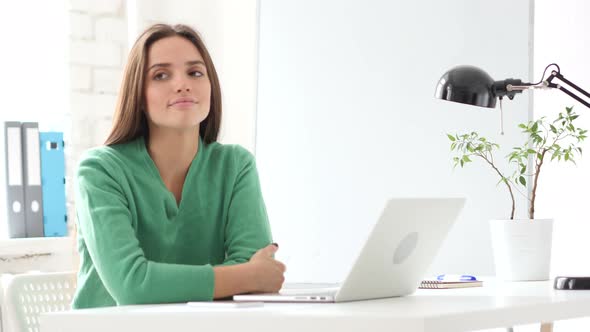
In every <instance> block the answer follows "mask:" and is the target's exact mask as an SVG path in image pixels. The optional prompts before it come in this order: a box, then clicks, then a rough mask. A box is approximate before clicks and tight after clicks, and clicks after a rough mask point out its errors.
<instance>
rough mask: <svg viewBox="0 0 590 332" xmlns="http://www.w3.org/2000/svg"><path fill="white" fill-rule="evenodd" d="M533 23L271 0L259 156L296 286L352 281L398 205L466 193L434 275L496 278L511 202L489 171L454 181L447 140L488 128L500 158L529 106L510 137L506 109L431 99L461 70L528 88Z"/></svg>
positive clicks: (515, 141)
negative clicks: (494, 239) (499, 230)
mask: <svg viewBox="0 0 590 332" xmlns="http://www.w3.org/2000/svg"><path fill="white" fill-rule="evenodd" d="M506 8H510V10H506ZM530 19H531V15H530V3H529V1H517V2H515V1H509V0H502V1H496V2H493V3H490V2H483V1H470V0H452V1H444V2H439V1H427V0H421V1H412V2H410V1H405V2H398V1H396V2H389V1H336V0H330V1H329V0H325V1H319V2H318V1H312V0H297V1H295V0H292V1H289V0H282V1H277V0H269V1H265V0H261V1H260V39H259V45H260V51H259V52H260V53H259V56H260V58H259V78H258V79H259V93H258V123H257V126H258V129H257V141H256V143H257V147H256V152H257V160H258V165H259V169H260V173H261V178H262V185H263V190H264V194H265V198H266V203H267V207H268V212H269V215H270V218H271V224H272V226H273V233H274V236H275V240H276V241H277V242H278V243H279V244H280V245H281V249H280V250H279V255H278V257H279V258H280V259H283V260H284V261H285V262H286V263H287V266H288V267H289V268H288V272H287V280H291V281H295V280H296V281H312V280H313V281H339V280H341V279H342V278H343V277H344V274H345V273H346V272H347V269H348V267H349V265H350V263H351V261H352V259H353V258H354V257H355V254H356V252H357V250H358V248H359V246H360V245H361V243H362V241H363V240H364V238H365V236H366V234H367V232H368V231H369V229H370V226H371V225H372V224H373V223H374V222H375V221H376V219H377V217H378V215H379V212H380V209H381V208H382V207H383V204H384V202H385V200H386V199H387V198H388V197H396V196H397V197H407V196H410V197H412V196H466V197H467V198H468V202H467V205H466V207H465V209H464V211H463V213H462V215H461V217H460V218H459V220H458V222H457V224H456V226H455V228H454V229H453V230H452V231H451V233H450V235H449V237H448V239H447V241H446V242H445V244H444V246H443V248H442V249H441V250H440V252H439V255H438V257H437V259H436V261H435V263H434V264H433V266H432V268H431V272H432V273H435V272H441V273H475V274H486V275H491V274H493V273H494V270H493V260H492V253H491V245H490V240H489V231H488V220H489V219H493V218H507V217H508V216H509V211H510V203H509V196H508V194H507V193H506V192H505V189H504V188H503V187H501V186H499V187H496V182H497V181H498V179H497V178H496V177H495V175H494V173H493V172H492V171H491V170H490V169H489V168H487V167H486V166H485V165H483V164H482V163H475V164H473V165H470V167H468V168H466V169H457V170H456V171H453V170H452V162H451V155H450V154H449V143H448V139H447V138H446V135H445V133H447V132H450V133H455V132H465V131H471V130H476V131H479V132H480V133H482V134H483V135H485V136H487V137H489V138H490V139H492V140H495V141H497V142H498V143H500V144H501V145H502V146H503V147H504V148H505V149H504V150H503V151H502V152H501V153H499V154H498V159H501V157H502V156H503V155H505V154H507V152H508V150H509V149H510V148H511V147H512V146H516V145H520V139H519V138H520V131H519V130H518V129H517V128H516V124H517V123H520V122H526V121H527V119H528V114H529V109H528V105H529V99H528V98H526V97H521V98H517V99H515V100H514V101H513V102H510V103H506V106H505V113H504V119H505V132H506V135H504V136H500V135H499V132H500V127H499V125H500V124H499V121H500V114H499V112H498V111H492V110H486V109H480V108H474V107H470V106H465V105H459V104H455V103H448V102H442V101H439V100H435V99H434V97H433V94H434V88H435V85H436V82H437V81H438V79H439V77H440V76H441V75H442V74H443V73H444V72H445V71H446V70H447V69H449V68H451V67H453V66H455V65H458V64H472V65H476V66H479V67H482V68H485V70H486V71H488V73H490V75H492V77H495V78H496V79H504V78H508V77H518V78H522V79H523V80H528V79H529V71H530V62H531V60H530V59H531V49H530V48H531V44H530V36H529V34H530V33H531V30H530V29H531V25H532V22H531V21H530ZM501 22H510V24H503V23H501ZM519 204H520V209H521V210H520V213H518V215H519V216H524V215H525V211H526V205H525V202H524V201H523V199H522V198H520V199H519Z"/></svg>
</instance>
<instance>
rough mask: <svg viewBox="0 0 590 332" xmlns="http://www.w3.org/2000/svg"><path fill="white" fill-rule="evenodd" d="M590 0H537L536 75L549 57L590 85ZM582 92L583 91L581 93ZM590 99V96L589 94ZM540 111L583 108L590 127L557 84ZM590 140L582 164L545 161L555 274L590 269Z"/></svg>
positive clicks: (542, 199) (542, 188) (543, 199)
mask: <svg viewBox="0 0 590 332" xmlns="http://www.w3.org/2000/svg"><path fill="white" fill-rule="evenodd" d="M588 13H590V3H589V2H588V1H586V0H562V1H551V0H537V1H536V3H535V49H534V50H535V70H534V74H535V81H537V80H539V79H540V78H541V74H542V72H543V69H544V68H545V66H546V65H548V64H549V63H553V62H555V63H557V64H559V66H560V67H561V73H562V74H563V75H564V76H565V77H566V78H567V79H569V80H570V81H572V82H573V83H575V84H577V85H578V86H580V87H581V88H583V89H584V90H586V91H590V75H589V73H590V62H589V61H588V59H589V58H590V36H589V35H588V33H587V31H590V21H588ZM580 96H581V95H580ZM586 100H587V101H590V98H586ZM534 103H535V106H534V111H535V117H540V116H547V117H548V118H550V119H551V118H555V117H556V116H557V114H558V113H559V112H563V111H564V108H565V107H566V106H574V111H576V112H577V113H578V114H580V117H579V118H578V119H577V120H576V122H578V124H577V126H579V127H582V128H585V129H590V109H588V108H587V107H585V106H584V105H582V104H580V103H578V102H576V101H575V100H574V99H572V98H570V97H569V96H567V95H566V94H564V93H563V92H561V91H557V90H550V91H535V102H534ZM588 146H589V145H588V142H585V143H584V144H583V150H584V151H585V152H584V153H585V155H584V156H582V158H578V160H577V166H574V165H573V164H570V163H567V164H566V163H550V164H546V165H545V166H543V170H542V172H541V176H540V180H539V183H540V185H539V190H538V198H537V204H536V210H537V215H538V216H539V217H543V216H545V217H552V218H555V224H554V235H553V257H552V265H551V274H552V275H553V276H556V275H585V276H588V275H590V262H589V260H588V259H587V255H586V254H587V253H588V252H590V241H589V238H590V236H589V234H590V205H589V204H588V190H587V188H588V187H589V186H590V159H588V158H589V155H588ZM589 326H590V319H580V320H570V321H563V322H558V323H557V324H556V325H555V331H556V332H557V331H587V330H588V327H589Z"/></svg>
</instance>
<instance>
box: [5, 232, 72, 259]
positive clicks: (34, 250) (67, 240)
mask: <svg viewBox="0 0 590 332" xmlns="http://www.w3.org/2000/svg"><path fill="white" fill-rule="evenodd" d="M74 250H75V243H74V239H73V238H72V237H69V236H68V237H36V238H23V239H2V240H0V256H12V255H23V254H44V253H65V252H68V253H70V252H73V251H74Z"/></svg>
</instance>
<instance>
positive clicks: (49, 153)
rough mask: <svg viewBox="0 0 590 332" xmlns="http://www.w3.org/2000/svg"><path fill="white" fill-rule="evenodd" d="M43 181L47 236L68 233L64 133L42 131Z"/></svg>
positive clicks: (44, 218) (44, 229)
mask: <svg viewBox="0 0 590 332" xmlns="http://www.w3.org/2000/svg"><path fill="white" fill-rule="evenodd" d="M39 138H40V139H41V183H42V189H43V231H44V233H45V236H47V237H49V236H66V235H67V229H68V228H67V212H66V190H65V181H66V180H65V160H64V159H65V158H64V141H63V134H62V133H60V132H41V133H39Z"/></svg>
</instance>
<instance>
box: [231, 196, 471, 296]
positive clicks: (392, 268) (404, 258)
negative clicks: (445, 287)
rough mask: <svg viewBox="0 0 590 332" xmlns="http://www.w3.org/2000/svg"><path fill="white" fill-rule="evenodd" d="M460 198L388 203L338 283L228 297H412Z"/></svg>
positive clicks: (455, 214)
mask: <svg viewBox="0 0 590 332" xmlns="http://www.w3.org/2000/svg"><path fill="white" fill-rule="evenodd" d="M464 204H465V198H394V199H390V200H389V201H388V202H387V204H386V205H385V208H384V209H383V212H382V214H381V217H380V218H379V220H378V221H377V222H376V223H375V225H374V226H373V229H372V230H371V232H370V234H369V237H368V238H367V240H366V242H365V244H364V245H363V247H362V249H361V250H360V253H359V255H358V256H357V258H356V260H355V261H354V264H353V265H352V267H351V268H350V271H349V273H348V275H347V276H346V278H345V279H344V282H342V283H341V284H332V285H327V286H328V287H325V286H326V285H325V284H324V285H315V284H296V285H289V284H285V286H284V287H283V288H282V289H281V290H280V291H279V292H278V293H266V294H242V295H234V297H233V300H234V301H237V302H252V301H256V302H260V301H262V302H347V301H358V300H369V299H379V298H387V297H396V296H404V295H409V294H412V293H413V292H415V291H416V289H417V288H418V286H419V284H420V282H421V281H422V279H423V278H424V276H425V273H426V270H427V269H428V267H429V266H430V264H431V263H432V261H433V260H434V257H435V256H436V254H437V252H438V250H439V249H440V247H441V245H442V243H443V241H444V239H445V238H446V236H447V234H448V232H449V230H450V229H451V226H452V225H453V223H454V222H455V220H456V219H457V217H458V215H459V213H460V212H461V210H462V208H463V206H464Z"/></svg>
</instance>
